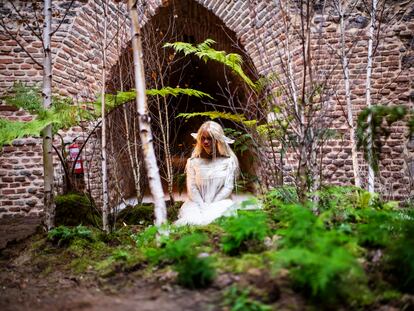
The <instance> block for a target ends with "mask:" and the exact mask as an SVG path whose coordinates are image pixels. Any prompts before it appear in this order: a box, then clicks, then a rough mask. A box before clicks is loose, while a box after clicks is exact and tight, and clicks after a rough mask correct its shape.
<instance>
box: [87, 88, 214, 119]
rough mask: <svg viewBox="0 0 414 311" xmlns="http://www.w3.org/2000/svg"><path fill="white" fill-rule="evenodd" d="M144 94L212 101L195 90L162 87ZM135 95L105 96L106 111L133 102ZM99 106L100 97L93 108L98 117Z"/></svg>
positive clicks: (120, 93)
mask: <svg viewBox="0 0 414 311" xmlns="http://www.w3.org/2000/svg"><path fill="white" fill-rule="evenodd" d="M146 94H147V95H148V96H162V97H166V96H170V95H171V96H174V97H177V96H178V95H187V96H194V97H197V98H205V97H207V98H210V99H214V98H213V97H212V96H211V95H210V94H207V93H204V92H202V91H198V90H195V89H189V88H179V87H175V88H174V87H169V86H167V87H164V88H162V89H149V90H146ZM136 96H137V94H136V92H135V90H131V91H126V92H118V93H117V94H116V95H113V94H105V106H106V111H111V110H112V109H114V108H116V107H119V106H121V105H124V104H126V103H128V102H130V101H133V100H135V98H136ZM101 105H102V101H101V99H100V97H98V99H97V100H96V101H95V103H94V107H95V111H96V113H97V114H98V115H100V112H101Z"/></svg>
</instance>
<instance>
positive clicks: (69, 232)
mask: <svg viewBox="0 0 414 311" xmlns="http://www.w3.org/2000/svg"><path fill="white" fill-rule="evenodd" d="M75 238H78V239H85V240H89V241H93V236H92V231H91V230H89V229H88V228H86V227H84V226H81V225H79V226H77V227H75V228H68V227H65V226H59V227H57V228H54V229H52V230H50V232H49V233H48V240H50V241H52V243H53V244H56V245H58V246H65V245H68V244H70V243H71V242H72V240H74V239H75Z"/></svg>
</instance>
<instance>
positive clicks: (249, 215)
mask: <svg viewBox="0 0 414 311" xmlns="http://www.w3.org/2000/svg"><path fill="white" fill-rule="evenodd" d="M238 214H239V215H238V216H237V217H230V218H227V219H224V220H223V222H222V223H221V226H222V227H223V229H224V231H225V235H224V236H223V238H222V240H221V243H222V244H221V248H222V250H223V252H225V253H226V254H229V255H238V254H240V253H241V252H245V251H254V250H257V249H259V250H260V248H261V246H262V242H263V240H264V238H265V237H266V235H267V233H268V232H269V227H268V224H267V215H266V214H265V213H264V212H262V211H239V213H238Z"/></svg>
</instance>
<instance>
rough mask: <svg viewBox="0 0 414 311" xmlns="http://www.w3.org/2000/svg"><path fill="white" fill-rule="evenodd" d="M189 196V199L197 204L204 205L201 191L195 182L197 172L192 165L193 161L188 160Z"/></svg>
mask: <svg viewBox="0 0 414 311" xmlns="http://www.w3.org/2000/svg"><path fill="white" fill-rule="evenodd" d="M186 171H187V195H188V198H189V199H190V200H191V201H193V202H196V203H199V204H201V203H203V199H202V197H201V194H200V191H199V190H198V188H197V185H196V182H195V170H194V167H193V165H192V163H191V159H188V160H187V166H186Z"/></svg>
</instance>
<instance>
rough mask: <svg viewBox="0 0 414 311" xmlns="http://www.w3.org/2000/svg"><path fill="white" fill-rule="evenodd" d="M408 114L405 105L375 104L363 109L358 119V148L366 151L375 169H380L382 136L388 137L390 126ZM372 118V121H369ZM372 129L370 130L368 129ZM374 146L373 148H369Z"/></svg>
mask: <svg viewBox="0 0 414 311" xmlns="http://www.w3.org/2000/svg"><path fill="white" fill-rule="evenodd" d="M406 115H407V109H406V108H405V107H404V106H401V105H396V106H384V105H374V106H371V107H368V108H365V109H364V110H362V111H361V112H360V113H359V115H358V120H357V131H356V136H357V148H359V149H362V150H363V151H364V157H365V159H366V160H367V161H369V162H370V165H372V167H373V168H374V170H375V171H378V162H379V157H380V154H381V149H382V144H383V141H382V140H381V139H382V138H384V137H385V138H388V136H389V135H390V133H391V131H390V126H391V125H392V124H393V123H395V122H397V121H400V120H403V119H404V117H405V116H406ZM369 120H371V121H370V122H368V121H369ZM413 120H414V115H413V114H412V115H411V117H410V121H409V122H408V125H409V128H410V132H411V133H412V129H414V127H412V125H413V124H414V122H413ZM368 129H370V131H368ZM371 140H372V142H371ZM370 146H372V150H368V148H370ZM369 154H371V156H369Z"/></svg>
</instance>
